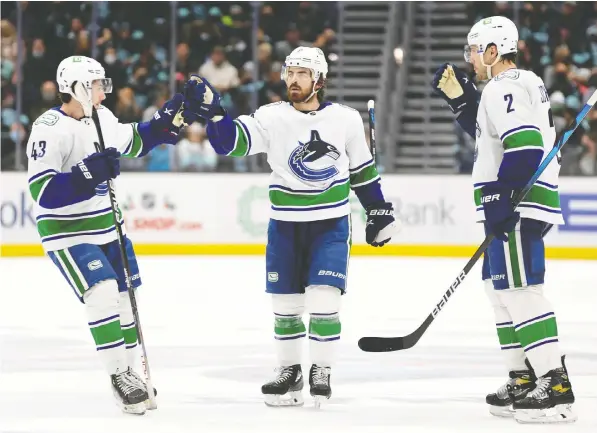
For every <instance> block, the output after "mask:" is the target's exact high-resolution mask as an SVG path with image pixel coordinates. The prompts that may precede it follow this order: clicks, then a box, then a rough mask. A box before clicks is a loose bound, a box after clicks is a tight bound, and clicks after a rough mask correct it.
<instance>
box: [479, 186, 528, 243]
mask: <svg viewBox="0 0 597 433" xmlns="http://www.w3.org/2000/svg"><path fill="white" fill-rule="evenodd" d="M512 194H513V191H512V189H511V188H509V187H507V186H505V185H503V184H501V183H500V182H497V181H496V182H490V183H488V184H487V185H485V186H483V188H481V204H482V205H483V210H484V211H485V225H486V227H487V230H488V231H489V232H490V233H491V234H493V235H494V236H495V237H496V239H499V240H501V241H503V242H507V241H508V233H510V232H512V231H513V230H514V228H515V227H516V223H518V221H519V220H520V213H518V212H514V206H513V204H512Z"/></svg>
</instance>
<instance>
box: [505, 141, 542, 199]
mask: <svg viewBox="0 0 597 433" xmlns="http://www.w3.org/2000/svg"><path fill="white" fill-rule="evenodd" d="M541 159H543V148H536V149H525V150H519V151H517V152H508V153H504V158H503V159H502V163H501V164H500V170H499V171H498V181H499V182H502V183H504V184H506V185H508V186H509V187H510V188H511V189H520V188H523V187H524V186H525V185H526V184H527V183H528V182H529V180H531V177H533V174H535V172H536V171H537V168H539V164H541Z"/></svg>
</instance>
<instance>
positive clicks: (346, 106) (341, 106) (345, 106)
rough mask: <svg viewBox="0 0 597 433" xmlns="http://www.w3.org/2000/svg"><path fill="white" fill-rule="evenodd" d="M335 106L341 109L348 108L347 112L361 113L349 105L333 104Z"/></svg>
mask: <svg viewBox="0 0 597 433" xmlns="http://www.w3.org/2000/svg"><path fill="white" fill-rule="evenodd" d="M332 104H333V105H335V106H337V107H340V108H346V109H347V110H352V111H356V112H357V113H358V112H359V110H355V109H354V108H352V107H349V106H348V105H344V104H338V103H337V102H332Z"/></svg>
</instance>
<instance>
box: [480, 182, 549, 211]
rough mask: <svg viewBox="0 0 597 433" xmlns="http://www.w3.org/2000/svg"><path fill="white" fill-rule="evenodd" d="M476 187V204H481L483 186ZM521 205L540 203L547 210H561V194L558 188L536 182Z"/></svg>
mask: <svg viewBox="0 0 597 433" xmlns="http://www.w3.org/2000/svg"><path fill="white" fill-rule="evenodd" d="M482 187H483V186H482V185H481V186H478V187H476V188H475V206H477V207H479V206H482V205H481V188H482ZM521 205H527V206H528V205H538V206H540V207H543V208H548V209H546V210H548V211H549V210H552V211H559V210H560V194H559V193H558V190H557V189H551V188H549V187H547V186H543V185H538V184H535V185H533V186H532V187H531V189H530V191H529V193H528V194H527V195H526V197H525V198H524V200H523V201H522V202H521Z"/></svg>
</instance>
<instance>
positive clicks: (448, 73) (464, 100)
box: [431, 63, 479, 113]
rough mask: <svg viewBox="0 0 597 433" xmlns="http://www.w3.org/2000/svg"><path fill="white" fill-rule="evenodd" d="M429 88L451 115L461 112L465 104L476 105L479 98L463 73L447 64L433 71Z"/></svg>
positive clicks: (472, 84) (471, 83) (475, 89)
mask: <svg viewBox="0 0 597 433" xmlns="http://www.w3.org/2000/svg"><path fill="white" fill-rule="evenodd" d="M431 87H433V90H434V91H435V93H437V94H438V95H439V96H441V97H442V98H443V99H444V100H445V101H446V102H447V103H448V106H449V107H450V110H452V112H453V113H459V112H461V111H462V110H464V109H465V107H466V106H467V104H473V103H474V104H476V103H477V100H478V98H479V93H478V92H477V86H475V83H473V82H472V80H471V79H470V78H469V77H468V76H467V75H466V73H465V72H464V71H462V70H460V69H458V68H457V67H455V66H453V65H450V64H449V63H444V64H443V65H441V66H440V67H439V68H438V70H437V71H435V75H434V76H433V81H432V82H431Z"/></svg>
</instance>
